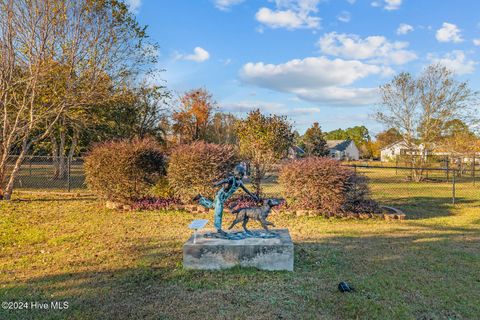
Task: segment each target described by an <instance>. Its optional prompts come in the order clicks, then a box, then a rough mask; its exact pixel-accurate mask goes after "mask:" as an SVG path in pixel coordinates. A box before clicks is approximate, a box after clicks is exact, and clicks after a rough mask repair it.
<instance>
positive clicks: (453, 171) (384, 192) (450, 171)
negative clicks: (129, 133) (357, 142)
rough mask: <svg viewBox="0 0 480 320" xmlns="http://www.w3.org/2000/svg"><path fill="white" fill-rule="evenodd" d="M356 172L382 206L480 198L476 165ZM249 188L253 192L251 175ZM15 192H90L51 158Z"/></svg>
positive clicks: (68, 167) (270, 182)
mask: <svg viewBox="0 0 480 320" xmlns="http://www.w3.org/2000/svg"><path fill="white" fill-rule="evenodd" d="M17 159H18V157H17V156H11V157H9V164H8V170H12V169H13V167H14V165H15V162H16V160H17ZM344 165H346V166H348V167H351V168H352V170H354V171H356V172H357V174H361V175H364V176H366V177H367V178H368V184H369V187H370V190H371V194H372V197H373V198H374V199H375V200H377V201H378V202H379V203H381V204H386V205H398V206H428V205H429V204H432V205H434V206H441V205H447V204H451V203H464V204H468V203H473V202H474V201H475V199H480V170H479V169H476V168H475V167H473V166H463V167H462V168H450V167H436V168H423V169H421V168H411V167H404V166H403V167H402V166H397V167H394V166H383V165H366V164H360V165H358V164H348V163H345V164H344ZM278 172H279V168H278V167H276V168H274V169H273V170H271V171H270V172H268V173H267V174H266V176H265V178H264V179H263V181H262V191H263V193H264V195H265V196H266V197H285V196H286V195H287V193H288V190H284V189H283V187H282V186H281V185H280V184H279V182H278ZM245 182H246V185H247V187H248V188H250V189H251V190H252V189H253V186H252V185H251V183H250V181H249V179H248V177H247V179H246V181H245ZM15 189H17V190H34V191H62V192H70V191H82V190H86V185H85V174H84V170H83V159H82V158H80V157H78V158H72V159H69V158H68V157H51V156H27V157H25V159H24V161H23V163H22V165H21V167H20V171H19V174H18V176H17V179H16V181H15Z"/></svg>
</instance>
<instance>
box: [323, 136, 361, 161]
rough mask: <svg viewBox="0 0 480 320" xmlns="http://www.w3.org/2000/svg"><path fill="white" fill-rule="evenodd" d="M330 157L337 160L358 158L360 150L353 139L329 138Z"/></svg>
mask: <svg viewBox="0 0 480 320" xmlns="http://www.w3.org/2000/svg"><path fill="white" fill-rule="evenodd" d="M327 146H328V149H330V157H332V158H334V159H337V160H358V159H360V151H359V150H358V148H357V146H356V145H355V142H353V140H327Z"/></svg>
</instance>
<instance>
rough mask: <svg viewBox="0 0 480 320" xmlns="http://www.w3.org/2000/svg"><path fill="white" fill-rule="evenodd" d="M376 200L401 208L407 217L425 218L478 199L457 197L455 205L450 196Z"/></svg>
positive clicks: (448, 211) (433, 216) (451, 211)
mask: <svg viewBox="0 0 480 320" xmlns="http://www.w3.org/2000/svg"><path fill="white" fill-rule="evenodd" d="M378 202H379V203H380V204H382V205H386V206H392V207H395V208H398V209H400V210H402V211H403V212H404V213H405V214H406V215H407V219H426V218H436V217H443V216H449V215H451V214H452V213H453V212H454V210H455V206H458V205H466V206H473V205H474V204H475V203H478V201H475V200H472V199H471V198H463V197H457V198H456V199H455V203H456V204H455V205H453V204H452V198H447V197H408V198H404V197H397V198H395V197H389V198H380V199H378Z"/></svg>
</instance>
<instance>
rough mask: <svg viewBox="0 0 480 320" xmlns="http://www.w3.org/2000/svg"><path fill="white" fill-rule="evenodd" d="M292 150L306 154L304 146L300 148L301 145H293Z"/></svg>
mask: <svg viewBox="0 0 480 320" xmlns="http://www.w3.org/2000/svg"><path fill="white" fill-rule="evenodd" d="M292 151H293V152H295V153H297V154H304V153H305V150H303V149H302V148H300V147H299V146H296V145H295V146H292Z"/></svg>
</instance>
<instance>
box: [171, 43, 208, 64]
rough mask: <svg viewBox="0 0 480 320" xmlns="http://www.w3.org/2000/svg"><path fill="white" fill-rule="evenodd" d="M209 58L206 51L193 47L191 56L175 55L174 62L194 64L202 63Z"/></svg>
mask: <svg viewBox="0 0 480 320" xmlns="http://www.w3.org/2000/svg"><path fill="white" fill-rule="evenodd" d="M209 58H210V54H209V53H208V51H207V50H205V49H203V48H201V47H195V49H193V53H192V54H187V55H185V54H178V53H177V54H176V55H175V60H190V61H195V62H204V61H206V60H208V59H209Z"/></svg>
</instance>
